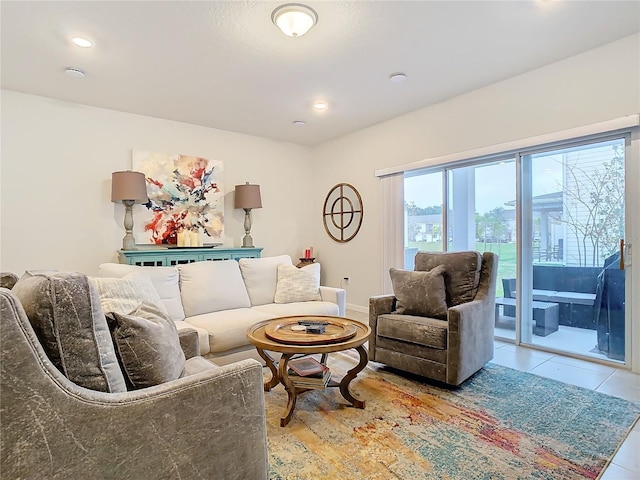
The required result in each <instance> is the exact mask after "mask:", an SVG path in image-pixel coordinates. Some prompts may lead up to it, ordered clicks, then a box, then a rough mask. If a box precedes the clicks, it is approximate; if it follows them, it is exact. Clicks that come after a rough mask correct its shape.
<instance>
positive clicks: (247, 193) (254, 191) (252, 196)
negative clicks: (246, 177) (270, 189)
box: [235, 182, 262, 208]
mask: <svg viewBox="0 0 640 480" xmlns="http://www.w3.org/2000/svg"><path fill="white" fill-rule="evenodd" d="M235 206H236V208H262V199H261V198H260V185H249V182H247V183H246V184H244V185H236V191H235Z"/></svg>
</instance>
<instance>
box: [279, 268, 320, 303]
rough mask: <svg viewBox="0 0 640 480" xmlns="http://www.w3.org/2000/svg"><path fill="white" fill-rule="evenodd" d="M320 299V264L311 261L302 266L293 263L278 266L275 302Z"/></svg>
mask: <svg viewBox="0 0 640 480" xmlns="http://www.w3.org/2000/svg"><path fill="white" fill-rule="evenodd" d="M314 300H321V297H320V264H319V263H312V264H311V265H307V266H305V267H302V268H298V267H294V266H293V265H280V266H279V267H278V284H277V285H276V294H275V297H274V301H275V303H291V302H310V301H314Z"/></svg>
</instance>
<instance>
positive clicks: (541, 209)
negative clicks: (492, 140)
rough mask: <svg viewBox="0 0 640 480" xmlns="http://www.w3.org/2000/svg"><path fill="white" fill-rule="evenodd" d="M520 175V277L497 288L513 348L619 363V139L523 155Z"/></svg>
mask: <svg viewBox="0 0 640 480" xmlns="http://www.w3.org/2000/svg"><path fill="white" fill-rule="evenodd" d="M520 168H521V196H520V198H521V201H520V206H521V211H522V229H521V230H522V235H521V237H522V256H521V258H522V269H521V277H520V278H518V279H516V278H513V279H507V280H505V279H504V278H502V281H503V283H504V282H505V281H506V282H508V283H510V284H511V285H512V286H513V290H512V291H511V292H509V296H512V297H514V298H518V300H519V302H520V304H521V306H522V309H521V310H520V311H521V312H522V314H521V315H520V317H519V318H520V332H521V335H520V341H521V343H525V344H531V345H536V346H540V347H545V348H551V349H553V350H560V351H564V352H569V353H573V354H578V355H581V356H587V357H596V358H601V359H609V360H617V361H623V360H624V358H625V270H624V265H623V262H622V259H621V242H622V241H623V240H624V235H625V140H624V138H613V139H610V140H606V141H598V142H591V143H586V144H576V145H573V146H568V147H565V148H561V149H553V150H546V151H537V152H536V151H532V152H527V153H526V154H522V155H521V156H520ZM519 287H521V289H520V288H519ZM518 290H520V291H522V294H521V295H518V294H517V292H518ZM505 296H506V295H505Z"/></svg>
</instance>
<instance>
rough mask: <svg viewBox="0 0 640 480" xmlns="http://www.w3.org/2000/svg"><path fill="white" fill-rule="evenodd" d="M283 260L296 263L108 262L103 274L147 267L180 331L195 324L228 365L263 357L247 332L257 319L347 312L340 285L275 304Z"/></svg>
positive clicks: (209, 349) (213, 354)
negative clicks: (315, 295)
mask: <svg viewBox="0 0 640 480" xmlns="http://www.w3.org/2000/svg"><path fill="white" fill-rule="evenodd" d="M280 265H289V266H291V265H292V262H291V257H289V256H288V255H281V256H277V257H264V258H243V259H240V260H239V261H235V260H221V261H204V262H194V263H188V264H184V265H178V266H176V267H139V266H134V265H126V264H119V263H103V264H101V265H100V266H99V269H98V275H99V276H101V277H113V278H121V277H123V276H125V275H127V274H129V273H131V272H139V271H140V270H141V269H142V270H143V271H144V272H145V273H146V274H148V276H149V278H150V279H151V281H152V283H153V285H154V286H155V287H156V290H157V291H158V294H159V296H160V298H161V299H162V301H163V303H164V305H165V307H166V309H167V312H168V313H169V316H170V317H171V318H172V319H173V320H174V321H175V323H176V326H177V327H178V330H181V329H186V328H193V329H195V330H196V331H197V332H198V339H199V344H200V354H201V355H202V356H204V357H206V358H209V359H211V360H213V361H214V362H215V363H216V364H218V365H226V364H229V363H232V362H235V361H237V360H241V359H245V358H256V359H260V358H259V357H258V355H257V352H256V349H255V347H253V346H252V345H251V344H249V342H248V340H247V337H246V331H247V328H248V327H250V326H251V325H253V324H254V323H257V322H260V321H262V320H268V319H271V318H276V317H280V316H288V315H336V316H344V315H345V307H346V292H345V290H343V289H341V288H333V287H325V286H319V298H320V300H314V301H303V302H290V303H276V302H275V296H276V288H277V285H278V267H279V266H280ZM286 268H289V269H290V268H291V267H286ZM317 268H319V265H318V266H317Z"/></svg>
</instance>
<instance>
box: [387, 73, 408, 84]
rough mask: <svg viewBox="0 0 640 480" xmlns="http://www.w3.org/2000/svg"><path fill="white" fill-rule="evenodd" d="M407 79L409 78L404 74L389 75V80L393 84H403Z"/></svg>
mask: <svg viewBox="0 0 640 480" xmlns="http://www.w3.org/2000/svg"><path fill="white" fill-rule="evenodd" d="M406 79H407V76H406V75H405V74H404V73H400V72H398V73H392V74H391V75H389V80H390V81H391V83H402V82H404V81H405V80H406Z"/></svg>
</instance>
